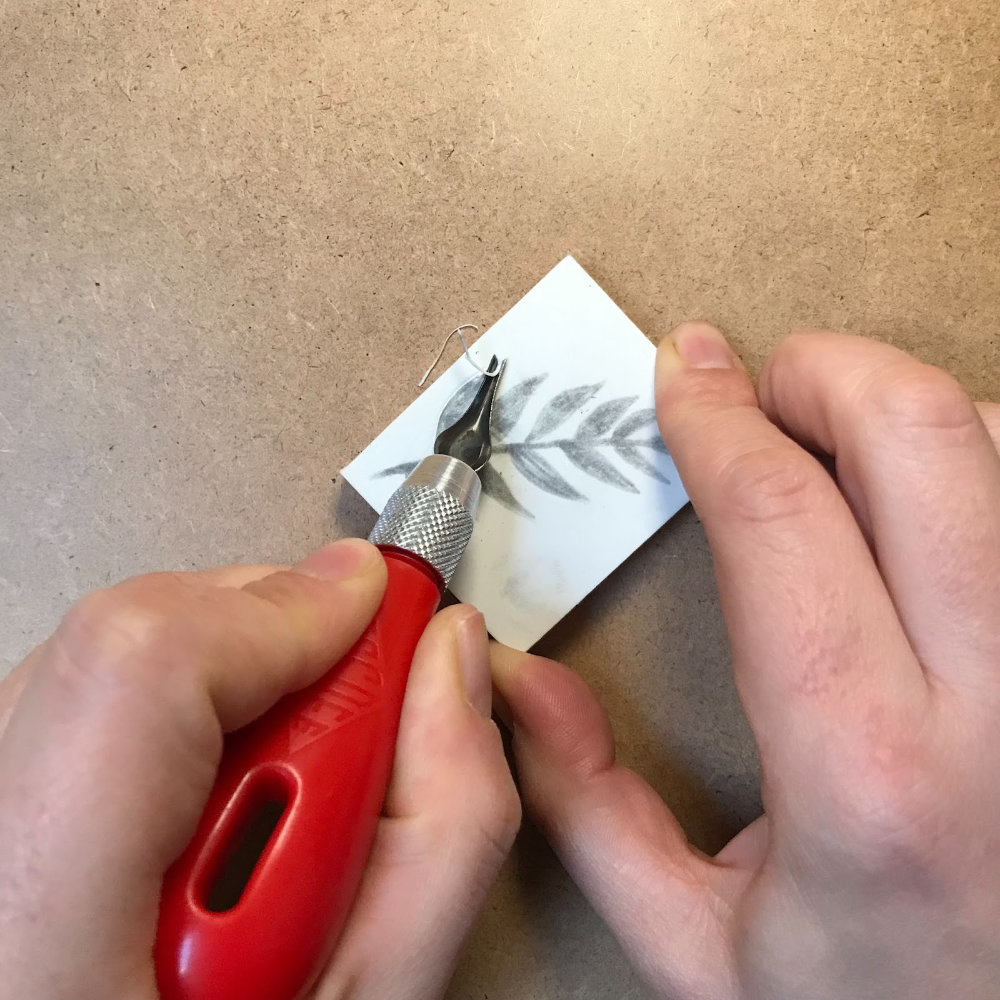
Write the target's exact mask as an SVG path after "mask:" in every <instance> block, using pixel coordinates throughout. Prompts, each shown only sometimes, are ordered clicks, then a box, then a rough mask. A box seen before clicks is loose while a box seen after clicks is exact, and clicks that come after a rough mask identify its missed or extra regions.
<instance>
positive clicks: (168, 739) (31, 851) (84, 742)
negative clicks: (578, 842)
mask: <svg viewBox="0 0 1000 1000" xmlns="http://www.w3.org/2000/svg"><path fill="white" fill-rule="evenodd" d="M385 578H386V574H385V564H384V563H383V561H382V558H381V556H380V555H379V553H378V551H377V550H376V549H375V548H374V547H373V546H371V545H369V544H368V543H366V542H359V541H356V540H352V541H344V542H339V543H336V544H334V545H331V546H328V547H326V548H324V549H321V550H320V551H318V552H315V553H313V554H312V555H311V556H309V557H308V558H307V559H305V560H304V561H303V562H301V563H300V564H299V565H298V566H296V567H294V568H292V569H290V570H289V569H283V568H281V567H272V566H233V567H229V568H228V569H221V570H211V571H208V572H204V573H161V574H153V575H149V576H143V577H138V578H136V579H133V580H129V581H127V582H125V583H122V584H119V585H118V586H116V587H112V588H110V589H108V590H105V591H99V592H97V593H95V594H92V595H90V596H88V597H86V598H84V599H83V600H82V601H81V602H80V603H79V604H77V605H76V607H74V608H73V609H72V610H71V611H70V613H69V614H68V615H67V617H66V619H65V620H64V621H63V623H62V624H61V625H60V627H59V629H58V631H57V632H56V634H55V635H54V636H52V637H51V638H50V639H48V640H46V641H45V642H44V643H42V645H41V646H39V647H38V649H36V650H35V651H34V652H33V653H32V654H31V655H30V656H29V657H28V659H27V660H26V661H25V662H24V663H23V664H22V665H21V666H20V667H19V668H17V669H16V670H15V672H14V673H13V674H12V675H11V676H10V677H8V678H7V679H6V680H5V681H4V682H3V683H2V684H0V844H2V845H3V849H2V851H0V979H2V981H3V984H4V995H9V996H12V997H18V998H20V1000H32V998H43V997H44V998H45V1000H55V998H60V1000H61V998H66V1000H70V998H72V1000H106V998H107V997H129V998H130V1000H152V998H154V997H156V996H157V990H156V984H155V977H154V971H153V961H152V951H153V941H154V937H155V933H156V925H157V914H158V907H159V894H160V886H161V883H162V880H163V875H164V873H165V871H166V869H167V868H168V867H169V866H170V864H171V863H172V862H173V861H174V859H175V858H176V857H177V856H178V855H179V854H180V852H181V851H182V850H183V849H184V847H185V846H186V844H187V842H188V840H189V839H190V837H191V835H192V833H193V832H194V829H195V825H196V823H197V821H198V817H199V815H200V813H201V810H202V809H203V807H204V805H205V802H206V800H207V798H208V794H209V792H210V790H211V787H212V784H213V781H214V778H215V772H216V766H217V764H218V761H219V757H220V753H221V750H222V736H223V733H224V732H226V731H229V730H233V729H236V728H238V727H240V726H243V725H245V724H246V723H248V722H250V721H252V720H253V719H254V718H256V717H257V716H259V715H261V714H262V713H263V712H265V711H266V710H267V709H268V708H270V706H271V705H273V704H274V703H275V702H276V701H278V699H279V698H281V697H282V696H283V695H284V694H286V693H288V692H290V691H293V690H296V689H299V688H302V687H305V686H306V685H308V684H309V683H311V682H312V681H314V680H316V679H318V678H319V677H320V676H321V675H322V674H323V673H324V672H325V671H326V670H327V669H329V667H330V666H331V665H333V664H335V663H336V662H337V661H338V660H339V659H340V658H341V657H342V656H343V655H344V654H345V653H346V652H347V650H348V649H349V648H350V647H351V646H352V645H353V644H354V642H355V641H356V640H357V638H358V637H359V636H360V635H361V633H362V631H363V630H364V629H365V627H366V626H367V624H368V622H369V621H370V619H371V618H372V616H373V615H374V613H375V611H376V609H377V607H378V605H379V602H380V601H381V599H382V593H383V590H384V588H385ZM490 691H491V688H490V677H489V656H488V648H487V638H486V630H485V627H484V625H483V619H482V616H481V615H480V614H479V613H478V612H477V611H476V610H475V609H473V608H470V607H468V606H462V605H460V606H458V607H454V608H449V609H448V610H446V611H443V612H441V613H440V614H438V615H437V616H436V618H435V619H434V620H433V621H432V623H431V625H430V626H429V627H428V629H427V631H426V633H425V634H424V636H423V638H422V640H421V642H420V645H419V647H418V649H417V653H416V656H415V658H414V661H413V666H412V670H411V673H410V679H409V684H408V686H407V690H406V698H405V701H404V704H403V714H402V719H401V722H400V728H399V737H398V741H397V753H396V762H395V767H394V771H393V777H392V783H391V785H390V788H389V793H388V796H387V800H386V803H385V808H384V812H383V818H382V819H381V820H380V822H379V828H378V833H377V835H376V839H375V843H374V847H373V850H372V854H371V857H370V859H369V863H368V868H367V870H366V872H365V876H364V879H363V881H362V885H361V890H360V893H359V897H358V899H357V900H356V902H355V906H354V910H353V911H352V914H351V916H350V918H349V921H348V924H347V926H346V928H345V930H344V933H343V934H342V936H341V939H340V943H339V946H338V948H337V950H336V952H335V953H334V955H333V957H332V959H331V961H330V964H329V966H328V967H327V969H326V971H325V973H324V974H323V976H322V978H321V980H320V983H319V985H318V986H317V987H316V990H315V991H314V993H313V994H312V996H313V997H314V998H316V1000H335V998H340V997H348V996H349V997H350V998H351V1000H364V998H371V1000H375V998H384V997H388V996H392V997H397V998H407V1000H425V998H431V997H435V996H439V995H440V993H441V992H442V991H443V990H444V987H445V985H446V984H447V981H448V979H449V977H450V975H451V971H452V967H453V965H454V961H455V958H456V955H457V953H458V950H459V948H460V946H461V944H462V941H463V940H464V938H465V935H466V933H467V931H468V929H469V927H470V925H471V923H472V921H473V919H474V918H475V916H476V913H477V912H478V909H479V907H480V905H481V903H482V901H483V899H484V897H485V895H486V891H487V889H488V888H489V886H490V885H491V883H492V881H493V878H494V876H495V875H496V873H497V871H498V869H499V866H500V863H501V862H502V860H503V858H504V856H505V855H506V853H507V850H508V849H509V847H510V844H511V842H512V840H513V837H514V833H515V831H516V829H517V826H518V823H519V821H520V806H519V803H518V799H517V795H516V792H515V790H514V785H513V782H512V781H511V777H510V772H509V771H508V769H507V765H506V762H505V761H504V757H503V751H502V747H501V743H500V736H499V733H498V732H497V729H496V727H495V726H494V725H493V723H492V722H491V721H490ZM390 942H391V947H387V944H389V943H390Z"/></svg>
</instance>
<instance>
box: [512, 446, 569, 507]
mask: <svg viewBox="0 0 1000 1000" xmlns="http://www.w3.org/2000/svg"><path fill="white" fill-rule="evenodd" d="M508 452H509V454H510V458H511V461H512V462H513V463H514V467H515V468H516V469H517V471H518V472H520V473H521V475H522V476H524V478H525V479H527V480H528V482H530V483H534V485H535V486H537V487H538V488H539V489H540V490H544V491H545V492H546V493H552V494H554V495H555V496H557V497H563V498H565V499H566V500H586V499H587V498H586V497H585V496H584V495H583V494H582V493H580V492H579V490H576V489H574V487H573V486H572V485H570V483H569V482H568V481H567V480H566V479H564V478H563V477H562V476H561V475H560V474H559V473H558V472H557V471H556V469H555V467H554V466H553V465H552V463H551V462H549V461H548V459H545V458H543V457H542V456H541V455H539V454H538V451H537V450H536V449H534V448H531V447H529V446H527V445H523V444H512V445H508Z"/></svg>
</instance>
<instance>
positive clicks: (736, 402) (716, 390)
mask: <svg viewBox="0 0 1000 1000" xmlns="http://www.w3.org/2000/svg"><path fill="white" fill-rule="evenodd" d="M756 403H757V400H756V396H755V395H754V390H753V385H752V384H751V382H750V379H749V378H748V377H747V375H746V373H745V372H743V371H740V370H738V369H726V368H688V369H685V371H684V372H683V374H681V375H679V376H678V377H676V378H672V379H669V380H667V381H666V382H664V383H661V384H659V385H658V387H657V393H656V409H657V412H658V414H659V416H660V419H661V421H663V422H666V423H673V422H674V421H675V420H677V419H682V418H683V417H684V416H685V415H688V414H698V413H704V412H705V411H706V410H716V409H718V408H719V407H720V406H725V407H726V408H732V407H735V406H756Z"/></svg>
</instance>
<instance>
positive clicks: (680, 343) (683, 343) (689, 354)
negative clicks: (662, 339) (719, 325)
mask: <svg viewBox="0 0 1000 1000" xmlns="http://www.w3.org/2000/svg"><path fill="white" fill-rule="evenodd" d="M670 337H671V340H672V341H673V344H674V347H675V348H676V350H677V354H678V356H679V357H680V359H681V360H682V361H683V362H684V363H685V364H688V365H690V366H691V367H692V368H737V367H738V366H739V359H738V358H737V357H736V355H735V354H734V353H733V349H732V348H731V347H730V346H729V343H728V342H727V341H726V338H725V337H723V335H722V334H721V333H720V332H719V331H718V330H717V329H716V328H715V327H714V326H712V325H711V324H710V323H703V322H700V321H699V322H692V323H682V324H681V325H680V326H679V327H677V329H676V330H674V332H673V333H672V334H671V335H670Z"/></svg>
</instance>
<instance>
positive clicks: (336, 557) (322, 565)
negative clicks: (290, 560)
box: [295, 538, 382, 580]
mask: <svg viewBox="0 0 1000 1000" xmlns="http://www.w3.org/2000/svg"><path fill="white" fill-rule="evenodd" d="M381 559H382V555H381V553H380V552H379V550H378V549H377V548H375V546H374V545H372V544H371V543H370V542H366V541H364V540H363V539H361V538H343V539H341V540H340V541H339V542H334V543H333V544H332V545H324V546H323V548H321V549H317V551H315V552H313V553H311V554H310V555H308V556H306V558H305V559H303V560H302V562H300V563H299V564H298V565H297V566H296V567H295V572H296V573H302V574H303V575H304V576H315V577H318V578H319V579H321V580H346V579H348V578H350V577H352V576H361V575H362V574H363V573H368V572H370V571H371V570H373V569H374V568H375V567H376V566H377V565H378V563H379V561H380V560H381Z"/></svg>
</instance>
